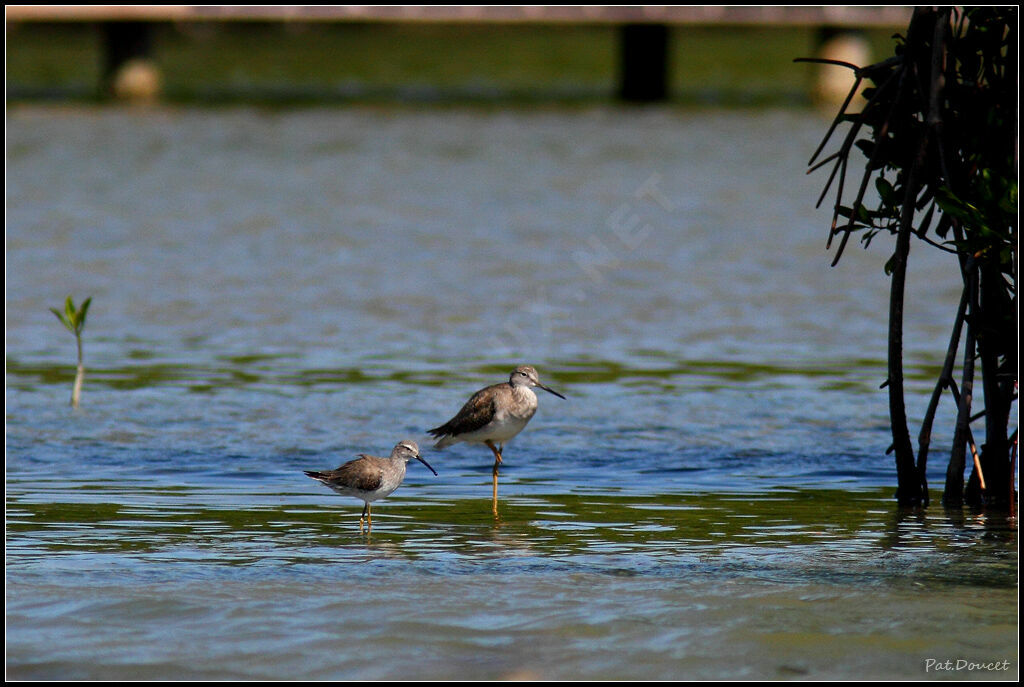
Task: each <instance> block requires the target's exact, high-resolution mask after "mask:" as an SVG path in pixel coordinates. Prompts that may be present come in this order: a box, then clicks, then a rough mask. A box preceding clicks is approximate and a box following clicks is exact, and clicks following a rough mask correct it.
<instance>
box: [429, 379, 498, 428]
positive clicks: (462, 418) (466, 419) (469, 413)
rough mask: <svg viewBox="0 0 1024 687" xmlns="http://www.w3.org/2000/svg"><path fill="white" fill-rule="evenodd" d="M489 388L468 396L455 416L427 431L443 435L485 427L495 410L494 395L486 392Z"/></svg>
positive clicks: (492, 417)
mask: <svg viewBox="0 0 1024 687" xmlns="http://www.w3.org/2000/svg"><path fill="white" fill-rule="evenodd" d="M490 389H491V387H487V388H486V389H481V390H480V391H478V392H476V393H475V394H473V395H472V396H470V397H469V400H468V401H466V405H464V406H462V410H460V411H459V412H458V413H457V414H456V415H455V417H453V418H452V419H451V420H449V421H448V422H446V423H444V424H443V425H441V426H440V427H435V428H434V429H431V430H427V431H428V432H429V433H430V434H431V435H432V436H434V437H443V436H448V435H450V436H454V435H456V434H466V433H468V432H475V431H476V430H478V429H480V428H482V427H485V426H486V425H487V423H489V422H490V421H491V420H493V419H494V415H495V412H496V410H497V408H496V407H495V404H494V400H495V398H496V395H495V394H493V393H487V392H488V390H490Z"/></svg>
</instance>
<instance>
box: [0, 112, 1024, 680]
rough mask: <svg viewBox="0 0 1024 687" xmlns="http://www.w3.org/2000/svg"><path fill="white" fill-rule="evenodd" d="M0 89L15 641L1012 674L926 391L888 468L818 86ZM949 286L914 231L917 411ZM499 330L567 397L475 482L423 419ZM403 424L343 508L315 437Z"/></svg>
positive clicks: (481, 466) (496, 661)
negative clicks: (43, 92)
mask: <svg viewBox="0 0 1024 687" xmlns="http://www.w3.org/2000/svg"><path fill="white" fill-rule="evenodd" d="M7 117H8V121H7V126H8V129H7V151H8V159H7V236H6V260H7V299H6V306H7V330H6V408H5V410H6V437H5V438H6V470H5V476H6V578H5V582H6V630H7V638H6V640H7V641H6V660H7V663H6V668H7V677H8V678H9V679H39V680H44V679H45V680H74V679H91V680H112V679H123V680H136V679H152V680H158V679H206V680H209V679H266V680H281V679H290V680H314V679H323V680H328V679H332V680H341V679H344V680H370V679H381V680H384V679H388V680H400V679H424V680H426V679H437V680H441V679H452V680H478V679H552V680H554V679H563V680H564V679H593V680H613V679H614V680H623V679H652V680H653V679H664V680H669V679H672V680H681V679H719V680H724V679H821V680H824V679H859V678H863V679H879V680H881V679H908V680H909V679H921V680H930V679H975V680H983V679H995V680H1004V679H1005V680H1016V678H1017V675H1018V658H1017V657H1018V650H1017V631H1018V612H1017V610H1018V606H1017V596H1018V590H1017V584H1018V583H1017V577H1018V553H1017V541H1018V540H1017V526H1016V521H1008V520H1006V519H1005V518H1004V517H1000V516H999V515H997V514H992V513H983V512H972V511H968V510H960V509H957V510H946V509H943V508H942V507H941V505H940V490H941V487H942V484H943V481H944V477H945V465H946V462H947V459H948V450H949V449H948V447H949V446H950V445H951V434H952V428H953V418H954V416H955V414H954V410H953V408H951V404H950V403H949V402H947V400H944V401H943V403H942V404H940V407H939V413H938V417H937V419H936V424H935V429H934V436H933V444H932V452H931V454H930V461H929V469H928V479H929V483H930V485H931V489H932V504H931V505H930V506H929V507H928V508H926V509H923V510H918V511H904V510H901V509H900V508H898V507H897V505H896V504H895V501H894V498H893V492H894V490H895V474H894V473H895V470H894V466H893V460H892V457H891V456H888V455H886V449H887V447H888V446H889V444H890V443H891V436H890V432H889V427H888V413H887V402H886V392H885V390H884V389H880V388H879V387H880V385H881V383H882V382H883V381H884V376H885V360H886V331H887V307H888V287H889V282H888V279H887V278H886V276H885V273H884V265H885V262H886V260H887V259H888V257H889V251H888V250H887V249H886V246H885V241H886V240H887V237H886V236H878V237H876V238H875V239H874V242H873V244H872V246H871V247H870V249H869V250H860V249H859V247H856V246H854V245H851V246H850V247H848V249H847V253H846V255H845V256H844V258H843V261H842V262H841V263H840V265H839V266H837V267H835V268H830V267H829V263H830V261H831V257H832V255H831V254H830V253H829V252H828V251H826V249H825V238H826V236H825V234H826V232H827V228H828V219H829V216H828V212H827V211H825V210H815V208H814V207H813V204H814V201H815V200H816V198H817V194H818V193H819V192H820V184H821V183H823V179H821V178H815V177H807V176H806V175H805V174H804V171H805V163H806V160H807V158H808V157H809V155H810V153H811V152H812V151H813V150H814V147H815V146H816V145H817V142H818V139H819V136H820V134H821V133H822V132H823V131H824V129H825V128H826V127H827V126H828V120H827V119H824V118H822V117H821V116H820V115H818V114H815V113H813V112H805V111H801V110H791V109H757V110H753V109H752V110H744V109H738V110H715V111H710V110H701V111H693V110H689V109H685V108H678V107H674V106H665V107H652V108H618V107H613V106H607V105H596V106H595V105H588V106H582V107H572V108H559V107H550V108H542V109H531V108H517V109H498V108H492V107H473V106H455V105H450V106H444V107H437V108H432V107H412V106H409V105H404V106H397V107H391V106H384V105H379V104H378V105H358V106H351V107H312V108H275V109H266V108H255V107H221V108H192V107H185V106H160V107H148V108H132V107H124V108H121V107H93V106H85V105H81V104H78V105H68V104H65V105H61V106H41V105H11V104H9V106H8V111H7ZM959 292H960V284H959V271H958V268H957V266H956V263H955V260H954V259H952V258H950V256H948V255H946V254H944V253H942V252H940V251H936V250H929V249H928V247H926V246H920V247H918V246H916V245H915V247H914V250H913V251H912V253H911V264H910V272H909V275H908V291H907V306H906V312H905V337H904V355H905V359H906V362H907V379H906V388H907V390H908V414H909V415H910V419H911V424H912V426H913V427H915V428H916V426H917V423H919V422H920V418H921V416H922V414H923V413H924V411H925V408H926V407H927V403H928V398H929V395H930V393H931V389H932V385H933V384H934V379H935V377H936V375H937V374H938V371H939V366H940V365H941V361H942V355H943V353H944V351H945V347H946V345H947V341H948V335H949V331H948V328H949V326H950V325H951V323H952V321H953V317H954V314H955V309H956V307H957V304H958V301H959ZM69 293H72V294H74V296H75V300H76V302H81V300H82V299H83V298H85V297H88V296H91V297H92V298H93V301H92V305H91V308H90V310H89V315H88V321H87V324H86V327H85V330H84V333H83V339H84V355H85V367H86V373H85V382H84V386H83V389H82V396H81V406H80V407H79V408H78V409H77V410H75V411H73V410H72V409H71V408H70V407H69V403H68V402H69V398H70V393H71V385H72V382H73V379H74V374H75V345H74V339H73V338H72V337H71V336H70V335H69V334H68V332H67V331H66V330H65V329H64V328H63V326H62V325H61V324H60V323H59V322H58V321H56V319H55V318H54V317H53V314H52V313H51V312H49V308H50V307H54V306H59V305H60V304H61V303H63V301H64V298H65V297H66V296H67V294H69ZM517 364H532V365H534V366H536V367H537V369H538V370H539V373H540V377H541V380H542V381H543V382H544V383H545V384H547V385H550V386H551V387H552V388H554V389H556V390H557V391H559V392H560V393H562V394H564V395H565V396H566V399H565V400H562V399H559V398H556V397H554V396H551V395H549V394H543V393H542V394H541V395H540V396H541V397H540V399H539V402H540V406H539V409H538V411H537V414H536V416H535V417H534V418H533V419H532V420H531V422H530V424H529V426H528V427H527V428H526V429H525V430H524V431H523V432H522V433H521V434H520V435H519V436H517V437H515V439H513V440H512V441H511V442H510V443H509V444H508V445H507V446H506V447H505V462H504V464H503V466H502V469H501V476H500V484H499V499H500V504H499V515H498V517H497V518H495V517H494V516H493V515H492V513H491V502H490V496H491V464H492V460H493V459H492V458H491V454H490V452H489V451H488V450H487V449H486V448H484V447H481V446H467V445H464V444H459V445H456V446H452V447H449V448H447V449H444V450H438V449H435V448H434V447H433V446H432V442H431V441H430V440H429V437H428V436H427V434H426V431H427V429H429V428H431V427H436V426H438V425H439V424H441V423H443V422H444V421H446V420H447V419H449V418H450V417H451V416H452V415H453V414H454V413H455V412H456V411H457V410H458V409H459V407H460V406H461V404H462V403H463V402H464V401H465V400H466V399H467V398H468V397H469V394H471V393H472V392H473V391H475V390H476V389H479V388H481V387H483V386H485V385H487V384H492V383H497V382H501V381H505V380H507V379H508V375H509V372H510V371H511V370H512V368H514V367H515V366H516V365H517ZM406 438H410V439H413V440H415V441H417V442H418V443H419V445H420V447H421V450H422V452H423V455H424V457H425V458H426V459H427V460H428V461H429V462H430V463H431V465H433V466H434V467H435V468H436V469H437V471H438V473H439V475H438V476H436V477H435V476H434V475H432V474H430V472H429V471H427V470H426V469H425V468H424V467H423V466H422V465H420V464H418V463H416V462H412V463H411V464H410V466H409V470H408V474H407V476H406V479H405V482H404V483H403V484H402V486H401V487H399V488H398V490H397V491H395V492H394V493H393V494H392V495H391V496H389V497H388V498H386V499H384V500H382V501H378V502H377V503H375V504H374V508H373V530H372V532H371V533H370V534H369V535H365V534H360V532H359V514H360V512H361V510H362V507H363V504H362V503H361V502H359V501H357V500H355V499H351V498H343V497H341V496H338V495H337V494H335V493H334V492H332V491H330V490H328V489H326V488H324V487H323V486H322V485H321V484H319V483H317V482H314V481H313V480H311V479H309V478H308V477H306V476H305V475H304V474H303V471H305V470H322V469H326V468H333V467H336V466H338V465H340V464H341V463H343V462H346V461H348V460H350V459H352V458H353V457H355V455H356V454H358V453H371V454H375V455H381V454H386V453H387V452H388V451H389V450H390V448H391V447H392V446H394V445H395V443H396V442H397V441H399V440H401V439H406ZM977 438H978V440H979V442H980V441H983V437H981V436H978V437H977ZM961 661H962V662H963V663H962V664H961V663H959V662H961ZM947 662H948V663H947Z"/></svg>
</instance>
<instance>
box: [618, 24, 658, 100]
mask: <svg viewBox="0 0 1024 687" xmlns="http://www.w3.org/2000/svg"><path fill="white" fill-rule="evenodd" d="M619 41H620V50H621V53H620V55H619V97H620V98H621V99H622V100H625V101H626V102H635V103H636V102H657V101H661V100H665V98H666V97H668V27H667V26H665V25H664V24H626V25H624V26H622V27H620V29H619Z"/></svg>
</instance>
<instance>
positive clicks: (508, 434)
mask: <svg viewBox="0 0 1024 687" xmlns="http://www.w3.org/2000/svg"><path fill="white" fill-rule="evenodd" d="M535 386H538V387H540V388H541V389H544V391H547V392H549V393H552V394H554V395H555V396H558V397H559V398H561V399H564V398H565V396H563V395H562V394H560V393H558V392H557V391H555V390H554V389H549V388H548V387H546V386H544V385H543V384H541V383H540V378H539V377H538V376H537V370H535V369H533V367H532V366H530V365H520V366H519V367H517V368H516V369H515V370H513V371H512V374H511V375H510V376H509V378H508V383H507V384H494V385H492V386H489V387H487V388H485V389H481V390H480V391H478V392H476V393H475V394H473V395H472V396H471V397H470V398H469V400H468V401H466V405H464V406H462V410H460V411H459V412H458V414H456V415H455V417H453V418H452V419H451V420H449V421H448V422H446V423H444V424H443V425H441V426H440V427H435V428H434V429H431V430H429V432H430V434H431V435H432V436H433V437H434V438H436V439H440V441H438V442H437V443H436V444H435V445H434V448H445V447H446V446H451V445H452V444H457V443H459V442H460V441H464V442H466V443H468V444H486V445H487V448H489V449H491V452H492V453H494V470H493V475H494V496H493V501H492V505H493V507H494V514H495V515H497V514H498V466H499V465H501V451H502V449H503V448H504V445H505V443H506V442H508V441H509V440H510V439H512V437H514V436H515V435H517V434H519V432H521V431H523V428H524V427H526V423H527V422H529V421H530V418H531V417H533V414H534V413H536V412H537V395H536V394H535V393H533V389H532V388H531V387H535Z"/></svg>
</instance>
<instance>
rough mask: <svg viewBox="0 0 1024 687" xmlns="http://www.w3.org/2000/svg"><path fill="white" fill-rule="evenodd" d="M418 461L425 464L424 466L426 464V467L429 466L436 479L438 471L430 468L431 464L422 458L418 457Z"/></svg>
mask: <svg viewBox="0 0 1024 687" xmlns="http://www.w3.org/2000/svg"><path fill="white" fill-rule="evenodd" d="M416 460H418V461H419V462H421V463H423V464H424V465H426V466H427V467H428V468H430V471H431V472H432V473H434V476H435V477H437V470H435V469H434V468H431V467H430V463H428V462H427V461H425V460H423V458H421V457H420V456H416Z"/></svg>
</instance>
